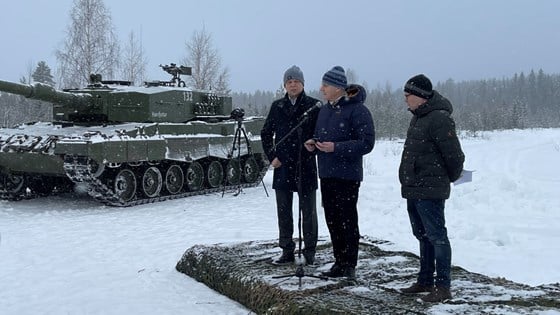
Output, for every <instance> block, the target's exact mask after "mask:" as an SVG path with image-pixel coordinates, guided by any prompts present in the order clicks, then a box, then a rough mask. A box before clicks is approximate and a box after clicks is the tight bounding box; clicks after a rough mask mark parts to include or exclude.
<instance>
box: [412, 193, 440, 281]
mask: <svg viewBox="0 0 560 315" xmlns="http://www.w3.org/2000/svg"><path fill="white" fill-rule="evenodd" d="M444 208H445V200H443V199H407V210H408V216H409V218H410V224H411V226H412V233H413V234H414V236H415V237H416V238H417V239H418V241H419V242H420V272H419V273H418V283H419V284H421V285H425V286H431V285H434V283H435V285H436V286H441V287H446V288H449V287H450V286H451V245H450V243H449V239H448V238H447V228H446V227H445V215H444ZM434 271H435V272H436V277H435V279H434Z"/></svg>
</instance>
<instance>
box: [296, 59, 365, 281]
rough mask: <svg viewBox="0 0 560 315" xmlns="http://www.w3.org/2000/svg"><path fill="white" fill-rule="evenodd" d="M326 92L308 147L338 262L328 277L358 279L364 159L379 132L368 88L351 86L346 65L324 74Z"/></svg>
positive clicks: (323, 91) (327, 272)
mask: <svg viewBox="0 0 560 315" xmlns="http://www.w3.org/2000/svg"><path fill="white" fill-rule="evenodd" d="M321 92H322V93H323V95H324V97H325V99H326V100H327V101H328V103H327V104H326V105H325V106H323V107H322V108H321V110H320V111H319V116H318V117H317V124H316V126H315V133H314V136H313V138H309V140H307V141H306V142H305V148H306V149H307V150H308V151H310V152H316V153H317V162H318V166H319V178H320V179H321V184H320V186H321V201H322V204H323V208H324V209H325V220H326V221H327V226H328V228H329V234H330V237H331V242H332V247H333V255H334V259H335V262H334V264H333V265H332V266H331V268H330V270H329V271H326V272H323V275H325V276H327V277H334V278H339V277H346V278H347V279H349V280H354V279H355V277H356V270H355V269H356V265H357V263H358V245H359V240H360V231H359V228H358V208H357V204H358V195H359V189H360V183H361V181H362V179H363V165H362V163H363V162H362V159H363V156H364V155H366V154H368V153H369V152H370V151H371V150H373V146H374V143H375V128H374V125H373V119H372V116H371V113H370V111H369V110H368V108H367V107H366V106H365V105H364V101H365V99H366V90H365V89H364V88H363V87H362V86H360V85H357V84H350V85H348V82H347V79H346V74H345V72H344V69H343V68H342V67H341V66H335V67H333V68H332V69H331V70H329V71H327V72H326V73H325V75H324V76H323V84H322V85H321Z"/></svg>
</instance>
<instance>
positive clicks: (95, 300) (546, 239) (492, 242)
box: [0, 129, 560, 314]
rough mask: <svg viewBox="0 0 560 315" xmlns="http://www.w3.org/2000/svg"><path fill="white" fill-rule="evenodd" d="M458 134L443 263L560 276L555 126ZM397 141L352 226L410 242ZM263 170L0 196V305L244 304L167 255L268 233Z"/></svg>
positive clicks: (198, 310) (372, 162) (371, 173)
mask: <svg viewBox="0 0 560 315" xmlns="http://www.w3.org/2000/svg"><path fill="white" fill-rule="evenodd" d="M461 141H462V145H463V150H464V151H465V154H466V163H465V168H466V169H469V170H475V173H474V179H473V182H471V183H467V184H462V185H458V186H455V187H452V193H451V198H450V199H449V200H448V202H447V203H446V218H447V227H448V230H449V237H450V241H451V246H452V248H453V264H454V265H459V266H461V267H464V268H466V269H468V270H470V271H473V272H477V273H483V274H486V275H489V276H492V277H505V278H507V279H510V280H513V281H516V282H522V283H526V284H529V285H539V284H545V283H556V282H560V228H559V227H560V167H558V161H560V129H546V130H526V131H501V132H488V133H481V134H479V135H478V137H475V138H463V139H461ZM401 150H402V141H394V142H389V141H378V142H377V143H376V146H375V148H374V150H373V152H372V153H371V154H369V155H368V156H367V157H366V161H365V174H364V175H365V179H364V182H363V184H362V187H361V191H360V193H361V195H360V200H359V206H358V207H359V215H360V231H361V234H364V235H370V236H372V237H377V238H381V239H385V240H388V241H390V242H391V244H389V245H386V247H387V249H394V250H406V251H411V252H414V253H417V252H418V251H417V241H416V239H414V237H413V236H412V233H411V231H410V226H409V222H408V216H407V214H406V207H405V201H404V200H403V199H401V197H400V186H399V183H398V177H397V172H398V165H399V161H400V153H401ZM264 182H265V184H266V187H267V189H268V192H269V194H271V196H270V197H267V196H266V194H265V191H264V189H263V187H262V185H261V186H259V187H256V188H250V189H245V190H244V191H243V193H242V194H240V195H239V196H237V197H234V196H233V195H232V194H226V195H225V196H224V197H223V198H222V196H221V194H214V195H207V196H197V197H190V198H187V199H182V200H173V201H166V202H162V203H157V204H148V205H142V206H137V207H130V208H112V207H107V206H104V205H100V204H98V203H96V202H94V201H92V200H91V199H89V198H87V197H79V196H75V195H71V194H69V195H65V196H56V197H49V198H42V199H35V200H25V201H20V202H7V201H0V236H1V240H0V314H248V313H250V312H249V311H248V310H247V309H246V308H244V307H243V306H242V305H239V304H237V303H236V302H234V301H232V300H230V299H228V298H226V297H224V296H221V295H219V294H217V293H216V292H214V291H212V290H210V289H208V288H206V287H205V286H204V285H202V284H200V283H198V282H196V281H194V280H192V279H191V278H188V277H186V276H185V275H183V274H181V273H178V272H177V271H175V264H176V263H177V261H178V260H179V258H180V257H181V256H182V254H183V253H184V251H185V250H186V249H187V248H189V247H191V246H192V245H195V244H214V243H228V242H241V241H249V240H270V239H275V238H276V237H277V227H276V214H275V213H276V212H275V211H276V210H275V199H274V197H273V191H272V190H271V182H272V172H269V173H268V174H267V176H266V177H265V179H264ZM319 195H320V194H318V198H320V196H319ZM318 204H320V203H318ZM318 213H319V223H320V224H319V233H320V235H323V236H328V231H327V228H326V225H325V221H324V216H323V211H322V209H318ZM357 272H358V273H359V272H360V271H359V269H358V270H357ZM452 285H453V284H452Z"/></svg>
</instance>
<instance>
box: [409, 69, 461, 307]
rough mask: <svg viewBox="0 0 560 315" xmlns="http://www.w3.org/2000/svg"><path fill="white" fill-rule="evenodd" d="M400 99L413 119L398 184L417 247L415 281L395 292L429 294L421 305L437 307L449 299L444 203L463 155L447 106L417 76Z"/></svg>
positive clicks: (448, 250) (428, 82) (423, 78)
mask: <svg viewBox="0 0 560 315" xmlns="http://www.w3.org/2000/svg"><path fill="white" fill-rule="evenodd" d="M404 97H405V102H406V104H407V105H408V109H409V110H410V112H411V113H412V115H413V116H412V120H411V122H410V126H409V128H408V132H407V135H406V140H405V143H404V150H403V153H402V158H401V164H400V167H399V180H400V182H401V195H402V197H403V198H405V199H406V200H407V211H408V216H409V219H410V224H411V226H412V233H413V234H414V236H415V237H416V238H417V239H418V241H419V244H420V271H419V272H418V278H417V281H416V282H415V283H414V284H412V285H411V286H410V287H408V288H403V289H401V292H403V293H406V294H416V293H423V292H429V294H428V295H426V296H424V297H422V300H423V301H425V302H442V301H445V300H448V299H451V297H452V296H451V245H450V243H449V239H448V237H447V229H446V227H445V215H444V208H445V200H446V199H448V198H449V195H450V190H451V188H450V183H451V182H454V181H455V180H457V179H458V178H459V176H460V175H461V172H462V170H463V162H464V161H465V155H464V154H463V151H462V150H461V144H460V143H459V139H458V138H457V133H456V131H455V122H454V121H453V118H452V117H451V113H452V112H453V107H452V105H451V102H450V101H449V100H448V99H447V98H445V97H443V96H442V95H441V94H439V93H438V92H437V91H435V90H433V89H432V82H430V79H428V78H427V77H426V76H425V75H423V74H419V75H416V76H414V77H412V78H410V79H409V80H408V81H406V83H405V85H404ZM434 272H435V273H436V276H435V278H434Z"/></svg>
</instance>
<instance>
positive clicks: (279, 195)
mask: <svg viewBox="0 0 560 315" xmlns="http://www.w3.org/2000/svg"><path fill="white" fill-rule="evenodd" d="M304 83H305V80H304V78H303V72H302V71H301V69H300V68H299V67H298V66H292V67H290V68H288V69H287V70H286V72H284V88H285V89H286V94H285V95H284V97H282V98H280V99H278V100H275V101H274V102H273V103H272V105H271V106H270V111H269V112H268V116H267V117H266V120H265V123H264V126H263V129H262V130H261V141H262V146H263V149H264V152H265V154H266V155H267V157H268V160H269V161H270V165H271V166H272V167H273V168H274V176H273V179H272V188H273V189H274V191H275V193H276V212H277V216H278V230H279V237H278V243H279V246H280V248H282V255H281V256H280V257H279V258H277V259H275V260H273V264H276V265H283V264H290V263H293V262H294V261H295V257H294V250H295V243H294V240H293V232H294V223H293V211H292V202H293V195H294V192H297V193H298V200H299V207H298V208H299V211H300V215H301V216H302V217H301V218H302V223H301V224H302V228H303V241H304V243H305V248H304V249H303V253H300V254H302V255H303V258H304V259H305V263H306V264H308V265H312V264H313V263H314V260H315V247H316V245H317V230H318V227H317V207H316V197H317V196H316V191H317V187H318V184H317V164H316V161H315V156H314V155H313V154H310V153H309V152H307V150H305V149H304V147H303V142H304V141H305V140H307V139H309V138H310V137H312V136H313V131H314V130H315V121H316V120H317V115H318V113H319V110H311V111H309V110H310V109H311V108H313V107H314V106H316V105H317V103H318V102H319V100H317V99H315V98H312V97H310V96H307V95H306V94H305V91H304V89H303V86H304ZM319 105H320V102H319ZM304 113H306V114H305V116H306V117H307V119H306V120H305V121H304V122H303V124H302V125H301V126H300V127H299V128H298V132H292V133H290V132H291V131H293V129H294V128H296V126H297V125H298V123H299V122H300V120H301V119H302V117H303V116H304ZM280 141H281V142H280ZM300 163H301V164H300ZM300 172H301V174H300Z"/></svg>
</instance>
